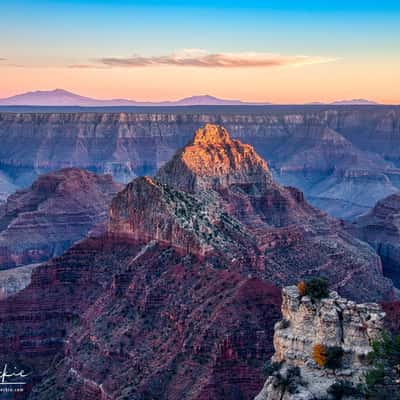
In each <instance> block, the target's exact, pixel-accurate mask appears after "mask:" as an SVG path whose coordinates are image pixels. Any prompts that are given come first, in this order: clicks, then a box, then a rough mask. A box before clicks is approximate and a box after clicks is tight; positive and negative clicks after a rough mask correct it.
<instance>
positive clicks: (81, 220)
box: [0, 168, 122, 269]
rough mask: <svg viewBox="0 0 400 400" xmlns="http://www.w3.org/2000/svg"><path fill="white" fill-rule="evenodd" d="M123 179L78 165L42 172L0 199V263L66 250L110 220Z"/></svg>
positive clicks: (33, 260)
mask: <svg viewBox="0 0 400 400" xmlns="http://www.w3.org/2000/svg"><path fill="white" fill-rule="evenodd" d="M120 189H122V185H120V184H117V183H115V182H113V180H112V177H111V176H110V175H108V176H107V175H104V176H98V175H95V174H93V173H91V172H87V171H84V170H80V169H77V168H69V169H63V170H60V171H57V172H54V173H49V174H46V175H42V176H41V177H39V178H38V179H37V180H36V181H35V182H34V183H33V184H32V186H31V187H30V188H28V189H25V190H20V191H18V192H16V193H15V194H13V195H11V196H10V197H9V198H8V199H7V201H6V203H5V204H3V205H0V269H5V268H12V267H15V266H20V265H27V264H32V263H38V262H41V261H45V260H48V259H49V258H51V257H54V256H58V255H61V254H62V253H63V252H64V251H65V250H66V249H67V248H68V247H70V246H71V245H72V244H73V243H75V242H76V241H78V240H80V239H83V238H84V237H85V236H86V235H87V234H88V233H89V232H90V231H91V230H93V229H94V230H97V232H99V230H101V228H100V227H99V225H103V230H104V226H105V223H106V221H107V214H108V209H109V207H110V204H111V199H112V198H113V197H114V196H115V194H116V193H117V192H118V190H120Z"/></svg>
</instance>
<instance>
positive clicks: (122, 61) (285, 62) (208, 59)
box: [97, 49, 336, 68]
mask: <svg viewBox="0 0 400 400" xmlns="http://www.w3.org/2000/svg"><path fill="white" fill-rule="evenodd" d="M97 61H98V62H100V63H101V64H102V65H104V66H108V67H126V68H129V67H132V68H133V67H148V66H163V65H164V66H165V65H170V66H179V67H200V68H254V67H262V68H268V67H279V66H295V67H299V66H304V65H312V64H322V63H328V62H333V61H336V59H334V58H327V57H321V56H305V55H298V56H282V55H279V54H270V53H254V52H253V53H208V52H206V51H205V50H201V49H189V50H184V51H182V52H179V53H173V54H169V55H165V56H149V57H146V56H140V55H134V56H132V57H127V58H123V57H121V58H117V57H107V58H101V59H99V60H97Z"/></svg>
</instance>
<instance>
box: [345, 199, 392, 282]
mask: <svg viewBox="0 0 400 400" xmlns="http://www.w3.org/2000/svg"><path fill="white" fill-rule="evenodd" d="M349 231H350V232H351V233H352V234H353V235H355V236H357V237H359V238H360V239H361V240H364V241H366V242H367V243H369V244H370V245H371V246H372V247H373V248H374V249H375V250H376V252H377V253H378V254H379V256H380V257H381V260H382V264H383V273H384V275H386V276H387V277H389V278H390V279H392V281H393V282H394V284H395V285H396V286H397V287H398V288H400V193H396V194H393V195H391V196H389V197H386V198H385V199H383V200H381V201H379V202H378V203H377V204H376V205H375V207H374V208H373V209H372V210H371V211H370V212H369V213H367V214H365V215H363V216H362V217H360V218H358V219H357V220H356V221H354V222H353V224H351V226H350V227H349Z"/></svg>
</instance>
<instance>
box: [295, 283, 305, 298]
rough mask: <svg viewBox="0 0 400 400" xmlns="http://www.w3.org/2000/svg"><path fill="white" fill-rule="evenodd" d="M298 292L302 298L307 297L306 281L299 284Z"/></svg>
mask: <svg viewBox="0 0 400 400" xmlns="http://www.w3.org/2000/svg"><path fill="white" fill-rule="evenodd" d="M297 290H298V291H299V295H300V296H301V297H303V296H305V295H306V290H307V286H306V283H305V282H304V281H300V282H299V283H298V284H297Z"/></svg>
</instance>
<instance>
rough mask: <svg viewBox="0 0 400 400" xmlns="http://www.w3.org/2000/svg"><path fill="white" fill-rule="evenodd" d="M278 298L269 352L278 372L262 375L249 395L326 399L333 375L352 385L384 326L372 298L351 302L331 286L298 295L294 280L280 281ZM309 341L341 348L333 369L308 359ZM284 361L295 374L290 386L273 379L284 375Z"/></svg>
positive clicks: (258, 399)
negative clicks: (278, 316)
mask: <svg viewBox="0 0 400 400" xmlns="http://www.w3.org/2000/svg"><path fill="white" fill-rule="evenodd" d="M282 298H283V300H282V318H283V319H282V321H280V322H278V323H277V324H276V325H275V334H274V347H275V354H274V356H273V358H272V360H273V361H274V362H276V363H278V364H279V367H278V369H279V372H276V373H274V374H272V376H270V377H269V378H268V379H267V381H266V383H265V386H264V388H263V390H262V391H261V392H260V394H259V395H258V396H257V397H256V398H255V400H275V399H282V400H300V399H301V400H313V399H319V398H327V399H329V398H331V396H330V395H329V391H328V389H329V388H330V387H331V385H332V384H334V383H335V382H337V381H347V382H350V383H352V384H354V386H357V385H358V384H360V383H363V382H364V379H365V377H364V375H365V373H366V371H368V368H370V367H369V365H368V357H367V355H368V354H369V353H370V352H371V351H372V347H371V344H372V341H373V340H375V339H378V338H379V337H380V336H381V335H382V333H383V331H384V318H385V313H384V312H383V311H382V309H381V307H380V306H379V305H378V304H376V303H365V304H356V303H355V302H353V301H349V300H346V299H344V298H342V297H340V296H339V295H338V294H337V293H336V292H331V293H330V295H329V297H328V298H325V299H322V300H320V301H318V302H313V301H312V300H311V299H310V297H308V296H303V297H302V296H301V295H300V294H299V290H298V288H297V287H296V286H289V287H285V288H284V289H283V290H282ZM315 345H323V346H324V347H325V348H328V347H333V346H336V347H339V348H341V349H342V350H343V356H342V360H341V365H340V366H339V367H338V368H337V369H335V370H329V369H327V368H325V367H322V366H318V365H317V363H316V362H315V361H314V360H313V349H314V346H315ZM290 367H299V368H300V376H299V377H298V380H297V386H296V388H292V390H291V391H288V390H287V388H283V387H282V385H280V384H279V376H282V375H283V376H285V375H287V373H288V370H289V369H290ZM285 389H286V390H285ZM332 398H333V397H332ZM344 398H346V397H344ZM349 398H350V397H349Z"/></svg>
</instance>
